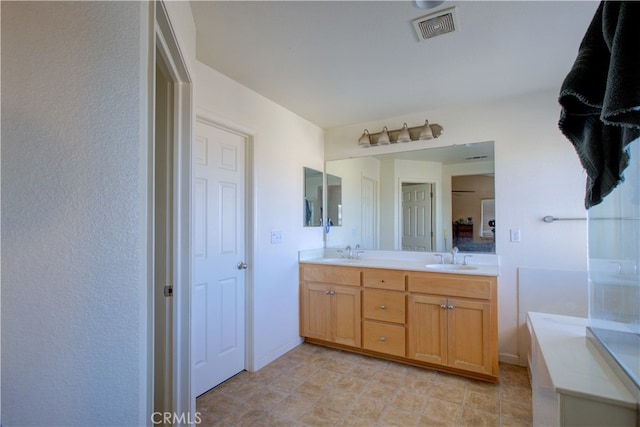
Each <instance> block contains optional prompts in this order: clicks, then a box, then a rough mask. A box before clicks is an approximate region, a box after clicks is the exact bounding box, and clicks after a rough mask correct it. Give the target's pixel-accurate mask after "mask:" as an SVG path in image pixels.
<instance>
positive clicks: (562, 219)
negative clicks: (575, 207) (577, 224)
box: [542, 215, 587, 222]
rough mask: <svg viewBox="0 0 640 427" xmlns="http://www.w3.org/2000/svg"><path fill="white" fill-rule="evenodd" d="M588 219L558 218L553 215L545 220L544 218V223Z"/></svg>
mask: <svg viewBox="0 0 640 427" xmlns="http://www.w3.org/2000/svg"><path fill="white" fill-rule="evenodd" d="M586 219H587V218H556V217H554V216H551V215H547V216H545V217H544V218H542V220H543V221H544V222H554V221H584V220H586Z"/></svg>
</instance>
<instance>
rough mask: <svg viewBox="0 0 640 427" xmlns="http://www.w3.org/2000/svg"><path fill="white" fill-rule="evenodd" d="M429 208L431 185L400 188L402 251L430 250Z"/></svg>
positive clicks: (430, 219)
mask: <svg viewBox="0 0 640 427" xmlns="http://www.w3.org/2000/svg"><path fill="white" fill-rule="evenodd" d="M431 206H432V198H431V184H414V185H403V186H402V250H405V251H420V252H425V251H426V252H429V251H431V250H432V249H431V248H432V244H431V242H432V226H431V222H432V215H431V210H432V208H431Z"/></svg>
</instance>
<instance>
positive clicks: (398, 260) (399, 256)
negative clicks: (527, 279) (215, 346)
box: [299, 249, 500, 276]
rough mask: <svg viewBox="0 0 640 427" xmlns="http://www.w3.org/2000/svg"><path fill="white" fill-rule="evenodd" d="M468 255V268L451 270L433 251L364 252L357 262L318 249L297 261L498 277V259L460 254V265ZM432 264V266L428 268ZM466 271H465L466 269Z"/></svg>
mask: <svg viewBox="0 0 640 427" xmlns="http://www.w3.org/2000/svg"><path fill="white" fill-rule="evenodd" d="M465 255H468V256H469V258H467V262H468V265H467V266H461V265H458V266H456V267H454V268H456V269H448V268H451V267H452V266H451V264H445V265H444V266H440V264H439V263H440V258H439V257H438V256H436V253H433V252H396V251H365V252H364V253H363V254H361V255H360V257H359V258H358V259H347V258H340V255H339V254H338V253H337V251H336V250H334V249H326V250H325V249H317V250H311V251H301V252H300V254H299V261H300V262H304V263H310V264H324V265H340V266H349V267H363V268H384V269H391V270H408V271H423V272H430V273H447V274H467V275H476V276H499V275H500V269H499V258H498V256H497V255H494V254H477V253H464V252H460V253H458V255H457V258H458V260H459V263H461V262H462V261H463V260H464V256H465ZM428 265H431V266H432V267H427V266H428ZM467 268H468V269H467Z"/></svg>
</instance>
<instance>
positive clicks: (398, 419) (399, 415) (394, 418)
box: [379, 406, 422, 427]
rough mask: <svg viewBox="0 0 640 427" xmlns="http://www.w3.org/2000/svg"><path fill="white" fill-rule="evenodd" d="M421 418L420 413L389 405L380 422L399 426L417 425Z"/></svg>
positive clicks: (385, 424)
mask: <svg viewBox="0 0 640 427" xmlns="http://www.w3.org/2000/svg"><path fill="white" fill-rule="evenodd" d="M421 418H422V415H421V414H420V413H416V412H410V411H404V410H402V409H400V408H396V407H393V406H389V407H387V409H386V410H385V411H384V412H383V414H382V416H380V419H379V424H380V425H383V426H399V427H408V426H417V425H418V424H419V422H420V419H421Z"/></svg>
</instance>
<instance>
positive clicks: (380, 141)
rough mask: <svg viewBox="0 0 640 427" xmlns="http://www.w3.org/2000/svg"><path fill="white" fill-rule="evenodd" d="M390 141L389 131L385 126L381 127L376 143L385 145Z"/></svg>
mask: <svg viewBox="0 0 640 427" xmlns="http://www.w3.org/2000/svg"><path fill="white" fill-rule="evenodd" d="M389 143H391V141H390V140H389V131H388V130H387V127H386V126H385V127H383V128H382V133H380V137H379V138H378V144H379V145H387V144H389Z"/></svg>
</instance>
